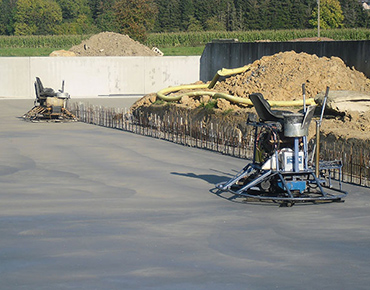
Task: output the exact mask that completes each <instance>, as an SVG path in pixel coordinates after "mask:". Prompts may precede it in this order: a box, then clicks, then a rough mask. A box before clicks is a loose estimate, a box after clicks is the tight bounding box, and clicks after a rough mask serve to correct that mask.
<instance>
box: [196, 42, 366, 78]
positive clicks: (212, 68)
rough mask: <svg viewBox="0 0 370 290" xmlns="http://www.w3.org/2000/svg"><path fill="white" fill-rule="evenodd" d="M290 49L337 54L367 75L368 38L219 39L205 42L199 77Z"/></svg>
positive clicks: (208, 75)
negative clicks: (357, 39)
mask: <svg viewBox="0 0 370 290" xmlns="http://www.w3.org/2000/svg"><path fill="white" fill-rule="evenodd" d="M291 50H294V51H295V52H297V53H300V52H306V53H309V54H316V55H317V56H319V57H322V56H327V57H331V56H337V57H340V58H341V59H342V60H343V61H344V62H345V63H346V64H347V65H348V66H350V67H352V66H354V67H355V68H356V69H357V70H358V71H361V72H363V73H364V74H365V75H366V76H367V77H370V41H368V40H366V41H321V42H240V43H238V42H236V43H234V42H226V43H225V42H221V43H217V42H215V43H208V44H207V45H206V48H205V50H204V52H203V54H202V57H201V60H200V79H201V80H202V81H209V80H211V79H212V78H213V76H214V75H215V73H216V72H217V70H219V69H221V68H236V67H241V66H244V65H246V64H249V63H252V62H254V61H255V60H257V59H260V58H261V57H263V56H265V55H273V54H275V53H278V52H282V51H291Z"/></svg>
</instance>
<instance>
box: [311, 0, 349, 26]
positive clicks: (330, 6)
mask: <svg viewBox="0 0 370 290" xmlns="http://www.w3.org/2000/svg"><path fill="white" fill-rule="evenodd" d="M317 15H318V10H317V7H315V8H314V10H313V11H312V19H311V20H310V24H311V25H312V26H313V27H317ZM343 20H344V16H343V12H342V8H341V6H340V3H339V1H338V0H320V27H321V28H322V29H329V28H338V27H342V24H343Z"/></svg>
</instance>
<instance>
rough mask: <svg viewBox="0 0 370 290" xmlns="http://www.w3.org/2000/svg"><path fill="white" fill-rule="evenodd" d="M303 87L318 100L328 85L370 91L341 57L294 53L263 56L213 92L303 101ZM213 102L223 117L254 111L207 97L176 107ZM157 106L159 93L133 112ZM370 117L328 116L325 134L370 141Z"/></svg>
mask: <svg viewBox="0 0 370 290" xmlns="http://www.w3.org/2000/svg"><path fill="white" fill-rule="evenodd" d="M302 84H305V87H306V98H315V97H316V96H317V95H318V94H319V93H322V92H325V90H326V87H327V86H328V87H329V88H330V91H329V95H330V92H333V91H339V90H340V91H343V90H346V91H357V92H370V80H369V79H368V78H366V77H365V75H364V74H363V73H361V72H358V71H356V70H355V69H354V68H350V67H348V66H346V64H345V63H344V62H343V61H342V60H341V59H340V58H338V57H331V58H328V57H317V56H316V55H310V54H307V53H296V52H294V51H290V52H282V53H278V54H275V55H272V56H265V57H262V58H261V59H260V60H257V61H255V62H253V63H252V64H251V67H250V70H249V71H247V72H245V73H242V74H238V75H234V76H231V77H228V78H226V79H224V80H221V81H219V82H218V83H217V84H216V86H215V87H214V89H213V90H214V91H218V92H223V93H228V94H230V95H234V96H238V97H242V98H248V95H249V94H251V93H256V92H260V93H262V94H263V95H264V97H265V98H266V99H267V100H276V101H289V100H301V99H302ZM178 93H180V92H178ZM178 93H175V94H178ZM369 101H370V100H369ZM209 102H213V106H214V110H213V113H220V114H221V115H222V114H224V113H225V112H226V111H227V112H230V111H233V112H242V113H244V114H247V113H248V112H251V111H253V110H254V109H251V108H245V107H243V106H240V105H236V104H231V103H229V102H228V101H227V100H224V99H218V100H217V101H214V100H209V97H208V98H207V97H205V96H203V97H198V98H191V97H183V98H182V99H181V100H180V101H178V102H177V103H176V105H177V106H180V107H185V108H188V109H195V108H196V107H199V106H205V105H206V104H209ZM153 103H155V104H156V106H158V103H161V101H160V100H158V99H157V98H156V96H155V94H151V95H148V96H145V97H143V98H142V99H141V100H139V101H138V102H137V103H135V104H134V105H133V107H132V109H133V110H138V109H140V107H150V106H151V105H152V104H153ZM164 108H165V107H163V109H164ZM369 116H370V112H364V113H359V112H352V111H351V110H348V111H346V112H344V114H340V115H337V116H330V117H329V116H328V118H329V119H327V120H325V121H324V122H323V127H322V128H323V132H324V133H327V134H329V133H332V134H334V135H336V136H338V137H344V138H360V139H369V136H368V131H369V130H370V117H369Z"/></svg>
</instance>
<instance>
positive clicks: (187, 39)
mask: <svg viewBox="0 0 370 290" xmlns="http://www.w3.org/2000/svg"><path fill="white" fill-rule="evenodd" d="M316 35H317V31H316V30H315V29H304V30H263V31H257V30H254V31H233V32H225V31H204V32H191V33H187V32H179V33H152V34H149V35H148V39H147V41H146V42H145V43H144V44H145V45H147V46H148V47H153V46H156V47H158V48H159V49H160V50H161V51H163V52H164V54H165V55H167V56H171V55H201V54H202V52H203V50H204V47H205V45H206V44H207V43H208V42H211V41H213V40H215V39H238V40H239V41H240V42H255V41H263V40H268V41H289V40H293V39H297V38H303V37H315V36H316ZM90 36H91V35H55V36H51V35H46V36H0V56H47V55H49V54H50V53H51V52H52V51H54V50H60V49H65V50H68V49H69V48H71V47H72V46H74V45H77V44H80V43H81V42H82V41H83V40H84V39H87V38H89V37H90ZM321 37H327V38H331V39H334V40H370V29H364V28H357V29H330V30H322V31H321Z"/></svg>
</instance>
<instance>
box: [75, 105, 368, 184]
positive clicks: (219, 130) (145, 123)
mask: <svg viewBox="0 0 370 290" xmlns="http://www.w3.org/2000/svg"><path fill="white" fill-rule="evenodd" d="M69 109H70V111H71V112H72V113H73V114H74V115H75V116H76V117H77V118H78V119H79V120H80V122H84V123H88V124H93V125H98V126H103V127H108V128H114V129H118V130H122V131H125V132H131V133H134V134H139V135H144V136H149V137H152V138H157V139H161V140H166V141H170V142H173V143H176V144H180V145H184V146H189V147H195V148H200V149H206V150H211V151H214V152H219V153H221V154H225V155H230V156H234V157H238V158H243V159H252V158H253V144H254V133H253V129H252V127H251V126H247V127H250V130H248V131H247V132H244V133H243V134H241V133H240V130H237V129H236V128H235V127H233V126H227V125H225V124H218V123H207V124H206V123H204V122H203V121H194V120H192V119H191V118H190V116H186V115H183V114H181V113H179V112H178V111H172V112H168V113H165V114H164V115H162V116H159V115H157V114H153V113H148V112H141V113H139V114H136V115H133V114H132V113H130V112H129V111H128V110H127V109H118V108H106V107H102V106H93V105H88V104H87V105H86V104H83V103H74V104H71V105H70V108H69ZM320 139H321V142H320V160H326V161H334V160H340V161H341V162H342V164H343V168H342V174H341V176H340V175H339V172H334V175H333V179H338V178H341V180H342V181H343V182H347V183H352V184H356V185H360V186H366V187H370V150H369V149H368V148H369V146H361V145H358V144H357V145H356V144H348V143H346V142H344V141H342V142H341V141H337V142H332V141H331V140H325V138H324V137H321V138H320Z"/></svg>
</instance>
